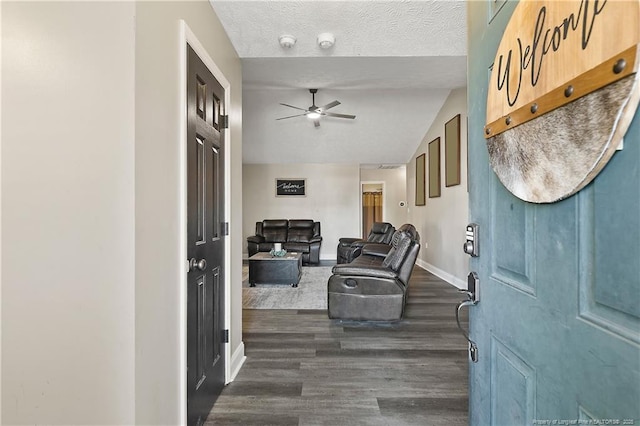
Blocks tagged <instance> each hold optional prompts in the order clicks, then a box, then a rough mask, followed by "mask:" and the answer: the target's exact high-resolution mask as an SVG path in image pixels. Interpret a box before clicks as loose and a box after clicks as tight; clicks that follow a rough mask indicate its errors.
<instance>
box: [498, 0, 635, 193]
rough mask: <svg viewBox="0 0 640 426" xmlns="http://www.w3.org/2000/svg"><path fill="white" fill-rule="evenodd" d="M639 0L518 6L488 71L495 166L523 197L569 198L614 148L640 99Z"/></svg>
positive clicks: (532, 0)
mask: <svg viewBox="0 0 640 426" xmlns="http://www.w3.org/2000/svg"><path fill="white" fill-rule="evenodd" d="M639 1H640V0H633V1H613V0H608V1H607V0H600V1H587V0H581V1H578V0H566V1H555V0H548V1H538V0H521V2H520V3H519V4H518V6H517V7H516V9H515V11H514V13H513V16H512V17H511V20H510V22H509V25H508V26H507V29H506V30H505V34H504V36H503V39H502V42H501V44H500V47H499V49H498V53H497V54H496V58H495V62H494V66H493V70H492V74H491V82H490V84H489V92H488V95H487V125H486V126H485V138H486V142H487V150H488V153H489V161H490V163H491V166H492V168H493V170H494V171H495V173H496V175H497V176H498V178H499V179H500V181H501V182H502V184H503V185H504V186H505V187H506V188H507V189H508V190H509V191H510V192H511V193H513V194H514V195H515V196H517V197H518V198H520V199H522V200H525V201H529V202H533V203H550V202H554V201H558V200H561V199H564V198H566V197H569V196H570V195H572V194H574V193H576V192H577V191H579V190H580V189H582V188H583V187H585V186H586V185H587V184H588V183H589V182H591V181H592V180H593V179H594V178H595V177H596V176H597V174H598V173H599V172H600V171H601V170H602V169H603V168H604V166H605V165H606V164H607V162H608V161H609V160H610V159H611V157H612V156H613V155H614V154H615V153H616V149H617V148H618V147H619V146H620V144H621V142H622V139H623V137H624V134H625V133H626V131H627V129H628V127H629V125H630V123H631V120H632V119H633V117H634V115H635V112H636V109H637V106H638V102H639V100H640V87H639V85H638V73H637V71H638V63H639V57H640V55H638V43H639V42H640V28H639V22H638V20H639V15H640V7H639ZM614 34H615V35H614ZM633 142H634V143H636V142H637V141H633ZM620 155H624V153H623V152H622V153H621V154H620Z"/></svg>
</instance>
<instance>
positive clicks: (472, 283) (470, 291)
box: [456, 272, 480, 362]
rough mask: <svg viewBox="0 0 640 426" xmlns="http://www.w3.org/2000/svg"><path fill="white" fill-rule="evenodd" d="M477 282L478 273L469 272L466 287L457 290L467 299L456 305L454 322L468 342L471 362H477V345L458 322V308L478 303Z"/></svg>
mask: <svg viewBox="0 0 640 426" xmlns="http://www.w3.org/2000/svg"><path fill="white" fill-rule="evenodd" d="M478 284H480V280H479V279H478V274H476V273H475V272H470V273H469V276H468V277H467V289H466V290H465V289H462V288H461V289H459V290H458V291H459V292H461V293H464V294H466V296H467V300H463V301H462V302H460V303H458V305H456V323H457V324H458V328H459V329H460V331H461V332H462V335H463V336H464V338H465V339H466V340H467V342H469V357H470V358H471V361H473V362H478V346H477V345H476V343H475V342H474V341H473V340H471V337H470V336H469V332H468V331H467V330H466V329H464V328H463V327H462V325H461V324H460V310H461V309H462V308H464V307H465V306H475V305H477V304H478V300H479V297H478V290H479V288H478Z"/></svg>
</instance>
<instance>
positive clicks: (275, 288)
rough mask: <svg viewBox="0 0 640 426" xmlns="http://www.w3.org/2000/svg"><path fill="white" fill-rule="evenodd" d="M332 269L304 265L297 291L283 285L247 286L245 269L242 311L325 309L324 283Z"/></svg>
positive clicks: (245, 270) (243, 274) (243, 272)
mask: <svg viewBox="0 0 640 426" xmlns="http://www.w3.org/2000/svg"><path fill="white" fill-rule="evenodd" d="M330 276H331V266H303V267H302V277H301V278H300V283H299V284H298V287H297V288H293V287H291V286H290V285H286V284H258V285H257V286H256V287H249V280H248V278H249V273H248V267H247V266H244V267H243V271H242V277H243V281H242V307H243V308H244V309H327V281H328V280H329V277H330Z"/></svg>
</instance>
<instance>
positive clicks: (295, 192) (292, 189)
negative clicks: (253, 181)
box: [276, 179, 307, 197]
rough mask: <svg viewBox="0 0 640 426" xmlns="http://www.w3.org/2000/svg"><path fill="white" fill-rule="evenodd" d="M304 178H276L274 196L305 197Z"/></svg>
mask: <svg viewBox="0 0 640 426" xmlns="http://www.w3.org/2000/svg"><path fill="white" fill-rule="evenodd" d="M306 195H307V180H306V179H276V197H291V196H293V197H305V196H306Z"/></svg>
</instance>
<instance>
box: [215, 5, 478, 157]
mask: <svg viewBox="0 0 640 426" xmlns="http://www.w3.org/2000/svg"><path fill="white" fill-rule="evenodd" d="M210 1H211V4H212V6H213V8H214V9H215V11H216V14H217V15H218V17H219V18H220V21H221V22H222V24H223V26H224V27H225V29H226V31H227V33H228V35H229V38H230V40H231V42H232V44H233V45H234V47H235V49H236V51H237V52H238V54H239V56H240V58H242V66H243V161H244V162H245V163H357V164H404V163H406V162H407V161H409V160H410V158H411V155H412V154H413V153H414V151H415V149H416V148H417V146H418V145H419V143H420V141H421V140H422V137H423V136H424V134H425V132H426V131H427V130H428V129H429V127H430V126H431V124H432V122H433V120H434V118H435V116H436V114H437V113H438V111H439V110H440V108H441V107H442V105H443V103H444V102H445V100H446V98H447V96H448V94H449V92H450V91H451V90H452V89H455V88H459V87H464V86H466V54H467V51H466V4H465V2H464V1H463V0H422V1H401V0H393V1H366V0H359V1H330V0H299V1H266V0H261V1H244V0H210ZM326 32H329V33H332V34H333V35H334V36H335V44H334V45H333V47H331V48H329V49H322V48H320V47H319V46H318V44H317V37H318V35H319V34H321V33H326ZM285 34H288V35H292V36H294V37H295V38H296V43H295V45H294V46H293V47H292V48H290V49H286V48H283V47H281V46H280V44H279V41H278V39H279V37H280V36H281V35H285ZM310 88H317V89H319V90H318V93H317V94H316V105H324V104H327V103H329V102H331V101H333V100H339V101H340V102H341V104H340V105H338V106H336V107H334V108H332V109H331V111H332V112H335V113H343V114H353V115H356V119H355V120H347V119H340V118H334V117H322V118H321V120H320V124H321V125H320V127H314V125H313V122H312V121H311V120H309V119H308V118H306V117H304V116H302V117H295V118H291V119H286V120H276V118H279V117H284V116H289V115H295V114H296V113H298V112H300V113H302V111H297V110H295V109H291V108H288V107H285V106H282V105H280V103H286V104H290V105H295V106H298V107H301V108H307V107H309V106H310V105H311V94H310V93H309V91H308V89H310Z"/></svg>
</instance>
